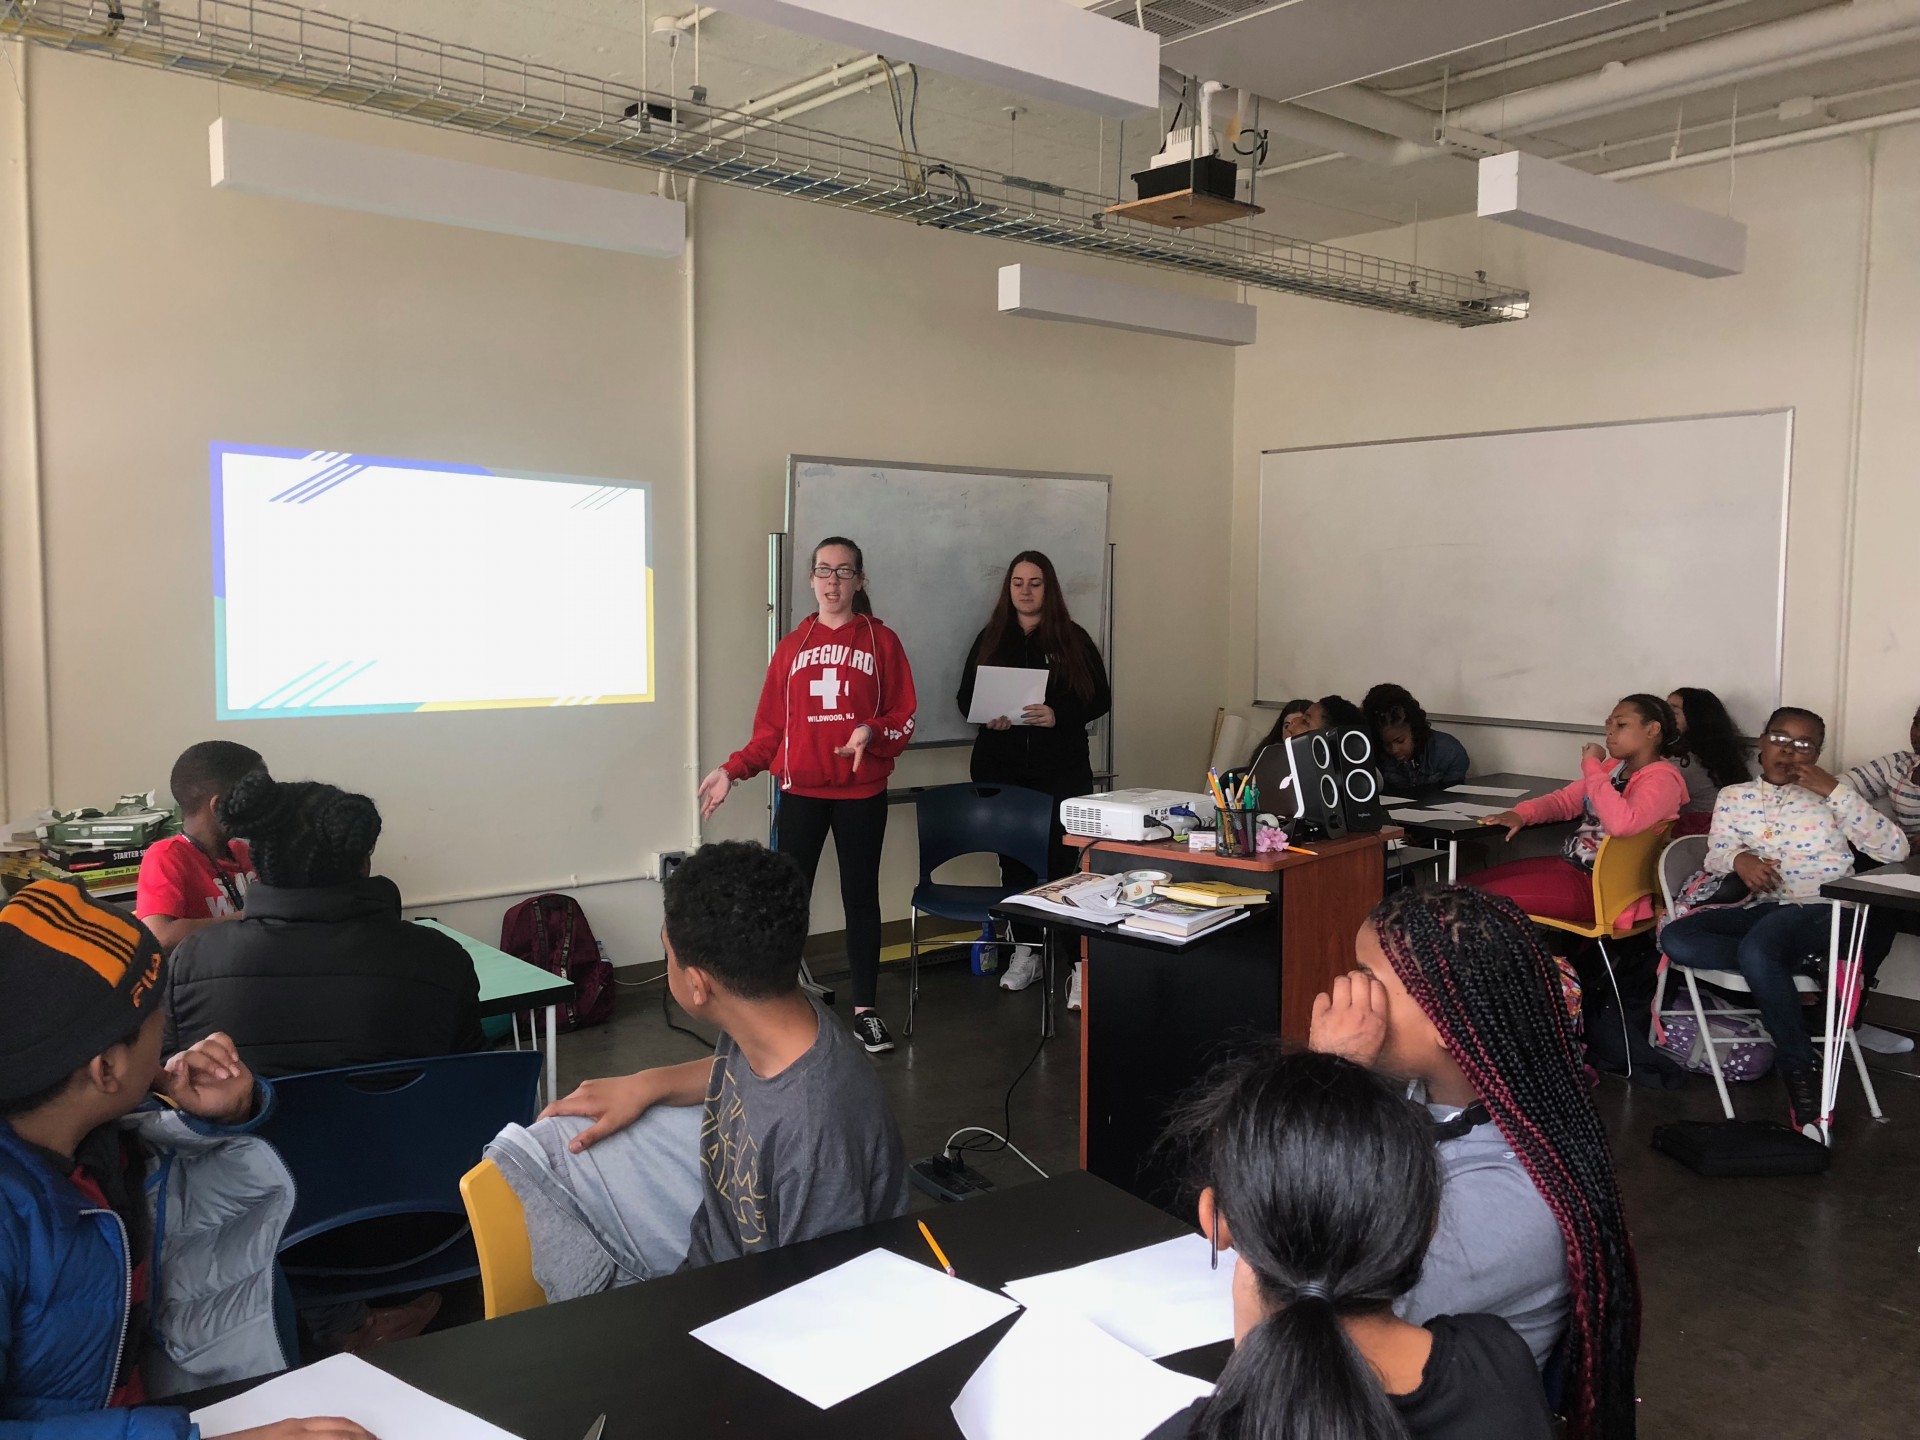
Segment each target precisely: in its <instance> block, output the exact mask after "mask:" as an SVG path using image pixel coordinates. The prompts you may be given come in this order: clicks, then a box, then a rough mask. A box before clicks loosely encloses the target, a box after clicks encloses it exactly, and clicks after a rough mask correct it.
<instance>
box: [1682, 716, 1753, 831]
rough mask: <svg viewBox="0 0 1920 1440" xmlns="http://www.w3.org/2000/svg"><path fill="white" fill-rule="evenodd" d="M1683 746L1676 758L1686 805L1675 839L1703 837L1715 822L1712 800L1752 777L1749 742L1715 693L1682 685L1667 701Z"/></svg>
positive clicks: (1683, 808) (1683, 807)
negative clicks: (1748, 761)
mask: <svg viewBox="0 0 1920 1440" xmlns="http://www.w3.org/2000/svg"><path fill="white" fill-rule="evenodd" d="M1667 705H1668V706H1669V707H1670V708H1671V709H1672V711H1673V723H1674V725H1675V726H1676V727H1677V729H1678V730H1679V735H1680V739H1679V743H1678V745H1677V746H1675V748H1674V750H1673V753H1672V756H1671V759H1672V760H1673V763H1674V764H1676V765H1678V766H1679V767H1680V774H1681V776H1682V777H1683V778H1684V779H1685V780H1686V782H1687V803H1686V804H1685V805H1683V806H1681V807H1680V819H1679V820H1678V822H1676V823H1675V825H1674V827H1673V834H1674V837H1675V838H1676V839H1677V838H1679V837H1680V836H1682V835H1704V834H1706V833H1707V826H1708V824H1709V823H1710V822H1711V821H1712V819H1713V802H1714V801H1715V800H1716V799H1717V798H1718V797H1719V794H1720V791H1721V790H1722V789H1723V788H1724V787H1726V786H1728V785H1744V784H1746V783H1747V781H1749V780H1751V779H1752V778H1753V770H1752V768H1751V767H1750V766H1749V765H1748V764H1747V746H1746V742H1745V741H1744V740H1742V739H1741V738H1740V728H1739V727H1738V726H1737V725H1735V724H1734V723H1733V717H1732V716H1731V715H1729V714H1727V707H1726V706H1725V705H1722V704H1721V703H1720V697H1719V696H1718V695H1716V694H1714V693H1713V691H1711V690H1701V689H1698V688H1697V687H1695V686H1692V685H1683V686H1681V688H1680V689H1678V690H1676V691H1674V692H1673V693H1672V694H1671V695H1669V696H1668V697H1667Z"/></svg>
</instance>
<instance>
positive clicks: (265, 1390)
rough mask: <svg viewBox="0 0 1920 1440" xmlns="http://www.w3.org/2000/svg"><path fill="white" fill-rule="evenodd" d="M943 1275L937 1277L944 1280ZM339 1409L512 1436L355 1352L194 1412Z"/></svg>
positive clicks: (206, 1424) (300, 1415)
mask: <svg viewBox="0 0 1920 1440" xmlns="http://www.w3.org/2000/svg"><path fill="white" fill-rule="evenodd" d="M945 1278H946V1277H945V1276H944V1275H943V1276H941V1279H943V1280H944V1279H945ZM319 1415H338V1416H341V1417H343V1418H345V1419H348V1420H352V1421H353V1422H354V1423H356V1424H358V1425H362V1426H364V1427H365V1428H366V1429H368V1430H370V1431H372V1432H373V1433H374V1434H375V1435H378V1436H379V1437H380V1440H409V1437H412V1436H426V1435H431V1436H432V1437H433V1440H516V1437H515V1436H514V1435H513V1434H512V1432H511V1431H507V1430H502V1429H501V1428H500V1427H499V1426H498V1425H489V1424H488V1423H487V1422H486V1421H485V1420H482V1419H480V1418H479V1417H478V1416H476V1415H469V1414H467V1412H466V1411H464V1410H460V1409H456V1408H455V1407H454V1406H452V1405H449V1404H447V1403H446V1401H444V1400H436V1399H434V1398H433V1396H431V1395H429V1394H427V1393H426V1391H424V1390H416V1389H414V1388H413V1386H411V1385H409V1384H407V1383H406V1382H405V1381H402V1380H396V1379H394V1378H393V1376H391V1375H389V1374H387V1372H386V1371H384V1370H379V1369H376V1368H374V1367H373V1366H372V1365H369V1364H368V1363H367V1362H366V1361H364V1360H362V1359H361V1358H360V1357H359V1356H357V1355H334V1356H331V1357H330V1358H328V1359H325V1360H321V1361H319V1362H318V1363H316V1364H313V1365H309V1366H307V1367H306V1368H305V1369H304V1370H289V1371H288V1372H287V1373H286V1374H284V1375H281V1376H278V1377H276V1378H274V1379H272V1380H267V1381H264V1382H262V1383H261V1384H259V1385H256V1386H254V1387H253V1389H251V1390H249V1391H247V1392H246V1394H244V1395H236V1396H234V1397H233V1399H231V1400H222V1401H221V1402H220V1403H219V1404H218V1405H208V1406H206V1407H205V1408H203V1409H200V1410H196V1411H194V1412H193V1423H194V1424H196V1425H198V1426H199V1427H200V1433H201V1435H203V1436H204V1437H206V1440H214V1437H215V1436H218V1435H231V1434H233V1433H234V1432H235V1431H237V1430H252V1429H254V1428H255V1427H257V1426H261V1425H272V1424H275V1423H277V1422H279V1421H281V1420H302V1419H306V1418H308V1417H309V1416H319Z"/></svg>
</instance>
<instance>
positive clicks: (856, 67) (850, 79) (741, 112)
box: [707, 55, 884, 130]
mask: <svg viewBox="0 0 1920 1440" xmlns="http://www.w3.org/2000/svg"><path fill="white" fill-rule="evenodd" d="M883 63H884V62H883V61H882V60H881V59H880V57H879V56H878V55H868V56H866V57H865V58H864V59H860V60H844V61H842V62H840V63H839V64H837V65H835V66H834V67H833V68H832V69H830V70H823V71H821V72H820V73H819V74H817V75H809V76H808V77H807V78H806V79H804V80H796V81H794V82H793V84H791V85H787V86H784V87H782V88H781V89H779V90H774V91H770V92H769V93H768V94H765V95H762V96H760V97H759V98H758V99H757V100H749V101H748V102H747V103H746V104H744V105H741V106H739V107H738V108H736V109H731V110H728V111H727V112H726V114H725V115H724V116H723V117H721V118H720V119H717V120H715V121H714V122H713V123H712V124H711V125H709V126H708V127H707V128H708V129H709V130H717V129H721V128H723V127H725V128H736V127H737V126H738V125H739V122H741V121H743V120H750V119H753V118H754V117H756V116H762V115H773V114H776V113H780V114H789V115H790V114H792V113H793V112H792V111H791V110H786V111H782V110H781V107H782V106H784V105H791V104H792V103H793V102H794V101H796V100H805V99H809V98H811V97H812V96H815V95H818V94H819V93H820V92H821V91H822V90H828V91H834V92H835V93H845V94H855V93H859V92H858V91H857V90H856V89H855V88H854V87H855V85H856V82H859V81H863V80H868V79H872V78H875V77H878V76H879V75H880V67H881V65H882V64H883ZM865 88H866V89H871V88H872V86H867V87H865Z"/></svg>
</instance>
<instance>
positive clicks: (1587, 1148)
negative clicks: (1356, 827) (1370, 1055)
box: [1368, 885, 1640, 1440]
mask: <svg viewBox="0 0 1920 1440" xmlns="http://www.w3.org/2000/svg"><path fill="white" fill-rule="evenodd" d="M1368 918H1369V923H1370V924H1372V926H1373V927H1374V930H1375V931H1376V932H1377V934H1378V936H1379V940H1380V948H1381V949H1382V950H1383V951H1384V952H1385V953H1386V956H1387V958H1388V960H1389V961H1391V962H1392V964H1393V969H1394V973H1395V974H1396V975H1398V976H1399V978H1400V983H1401V984H1403V985H1405V986H1406V988H1407V993H1408V994H1409V995H1411V996H1412V997H1413V1000H1414V1003H1415V1004H1417V1005H1418V1006H1419V1007H1420V1009H1421V1010H1422V1011H1423V1012H1424V1013H1425V1014H1426V1017H1427V1019H1429V1020H1430V1021H1432V1022H1433V1026H1434V1028H1435V1029H1436V1030H1438V1031H1439V1032H1440V1039H1441V1042H1442V1043H1443V1044H1444V1045H1445V1046H1446V1049H1447V1054H1448V1055H1449V1056H1450V1057H1451V1058H1452V1060H1453V1062H1454V1063H1455V1064H1456V1065H1458V1066H1459V1067H1460V1070H1461V1072H1462V1073H1463V1074H1464V1075H1465V1076H1466V1077H1467V1080H1468V1082H1469V1083H1470V1084H1471V1085H1472V1086H1473V1088H1474V1091H1475V1093H1477V1094H1478V1095H1479V1097H1480V1099H1481V1101H1482V1102H1483V1103H1484V1104H1485V1105H1486V1107H1487V1111H1488V1113H1489V1114H1490V1115H1491V1116H1492V1117H1493V1120H1494V1123H1495V1124H1496V1125H1498V1126H1499V1127H1500V1133H1501V1134H1502V1135H1503V1136H1504V1137H1505V1138H1506V1141H1507V1143H1508V1144H1509V1145H1511V1146H1512V1147H1513V1153H1514V1154H1515V1155H1516V1156H1518V1157H1519V1160H1520V1163H1521V1165H1522V1166H1523V1167H1524V1168H1525V1169H1526V1172H1527V1175H1528V1177H1529V1178H1530V1179H1531V1180H1532V1181H1533V1185H1534V1188H1535V1189H1536V1190H1538V1191H1539V1192H1540V1197H1541V1199H1543V1200H1544V1201H1545V1202H1546V1204H1547V1208H1548V1209H1549V1210H1551V1211H1552V1212H1553V1218H1554V1219H1555V1220H1556V1221H1557V1222H1558V1223H1559V1226H1560V1234H1561V1238H1562V1239H1563V1240H1564V1241H1565V1243H1566V1249H1567V1283H1568V1288H1569V1290H1570V1292H1571V1302H1572V1304H1571V1314H1570V1315H1569V1318H1568V1324H1567V1339H1566V1343H1565V1349H1564V1352H1563V1353H1564V1355H1565V1359H1566V1382H1565V1391H1564V1394H1563V1396H1562V1402H1561V1408H1562V1409H1563V1411H1564V1412H1565V1413H1566V1417H1567V1435H1568V1440H1633V1436H1634V1433H1635V1430H1634V1427H1635V1401H1634V1360H1635V1357H1636V1355H1637V1353H1638V1351H1639V1348H1640V1281H1639V1275H1638V1272H1637V1270H1636V1267H1635V1263H1634V1255H1633V1241H1632V1238H1631V1237H1630V1236H1629V1234H1628V1233H1627V1223H1626V1218H1625V1215H1624V1213H1623V1210H1622V1206H1621V1203H1620V1187H1619V1184H1618V1182H1617V1181H1616V1179H1615V1176H1614V1168H1613V1152H1612V1151H1611V1150H1610V1149H1609V1147H1608V1145H1607V1134H1606V1130H1605V1128H1604V1127H1603V1126H1602V1125H1601V1123H1600V1117H1599V1116H1598V1115H1597V1114H1596V1113H1594V1109H1593V1105H1592V1102H1591V1101H1590V1100H1589V1098H1588V1093H1587V1084H1586V1078H1585V1073H1584V1070H1583V1068H1582V1060H1581V1055H1580V1049H1579V1045H1578V1043H1577V1042H1576V1040H1575V1038H1574V1034H1573V1027H1572V1022H1571V1021H1570V1020H1569V1018H1568V1016H1567V1009H1566V1005H1565V1003H1564V1001H1563V1000H1562V998H1561V991H1560V979H1559V975H1558V972H1557V971H1556V970H1555V968H1554V964H1553V960H1552V958H1551V957H1550V956H1549V955H1548V954H1547V951H1546V949H1545V948H1544V947H1543V946H1542V945H1541V944H1540V942H1539V940H1538V938H1537V937H1536V935H1535V933H1534V930H1533V927H1532V925H1531V924H1529V923H1528V921H1527V917H1526V915H1525V914H1524V913H1522V911H1521V910H1520V908H1519V906H1517V905H1515V904H1514V903H1513V902H1512V901H1510V900H1507V899H1505V898H1503V897H1501V896H1498V895H1492V894H1489V893H1487V892H1486V891H1483V890H1473V889H1469V888H1467V887H1465V886H1453V885H1446V886H1439V887H1435V888H1429V889H1424V890H1415V889H1408V890H1402V891H1399V892H1397V893H1396V894H1394V895H1393V896H1391V897H1390V898H1388V899H1387V900H1385V901H1383V902H1382V903H1381V904H1380V905H1378V906H1376V907H1375V909H1374V911H1373V913H1372V915H1371V916H1369V917H1368Z"/></svg>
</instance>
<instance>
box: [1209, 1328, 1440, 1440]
mask: <svg viewBox="0 0 1920 1440" xmlns="http://www.w3.org/2000/svg"><path fill="white" fill-rule="evenodd" d="M1296 1436H1298V1437H1302V1440H1306V1437H1311V1440H1408V1435H1407V1427H1406V1425H1405V1424H1404V1423H1402V1421H1401V1419H1400V1412H1399V1410H1398V1409H1396V1408H1395V1407H1394V1404H1393V1401H1391V1400H1389V1399H1388V1398H1387V1395H1386V1392H1385V1391H1384V1390H1382V1389H1381V1388H1380V1382H1379V1380H1378V1379H1377V1378H1376V1377H1375V1376H1374V1373H1373V1368H1372V1367H1371V1366H1370V1365H1368V1364H1367V1361H1366V1358H1365V1357H1364V1356H1363V1355H1361V1353H1360V1351H1359V1350H1358V1349H1357V1348H1356V1347H1355V1346H1354V1343H1353V1341H1352V1340H1350V1339H1348V1338H1347V1332H1346V1329H1345V1327H1343V1326H1342V1325H1341V1323H1340V1311H1339V1307H1338V1306H1337V1304H1336V1303H1335V1302H1334V1301H1332V1300H1330V1299H1328V1298H1326V1297H1325V1296H1322V1295H1320V1294H1318V1293H1314V1294H1309V1295H1296V1296H1295V1298H1294V1299H1293V1301H1292V1302H1291V1303H1290V1304H1287V1305H1284V1306H1282V1307H1281V1308H1280V1309H1278V1310H1276V1311H1274V1312H1273V1313H1272V1314H1271V1315H1269V1316H1268V1317H1267V1318H1266V1319H1265V1320H1263V1321H1261V1322H1260V1323H1259V1324H1258V1325H1256V1326H1254V1327H1253V1329H1251V1330H1249V1331H1248V1332H1247V1336H1246V1338H1245V1339H1244V1340H1242V1341H1241V1342H1240V1343H1239V1345H1238V1346H1237V1347H1235V1349H1234V1352H1233V1356H1232V1358H1231V1359H1229V1360H1228V1361H1227V1368H1226V1369H1225V1370H1224V1371H1222V1372H1221V1374H1220V1383H1219V1385H1218V1386H1217V1387H1215V1389H1214V1392H1213V1398H1212V1399H1211V1400H1209V1401H1208V1402H1207V1407H1206V1409H1205V1410H1204V1411H1202V1412H1201V1416H1200V1421H1199V1423H1198V1424H1197V1425H1195V1426H1194V1429H1193V1434H1192V1440H1293V1437H1296Z"/></svg>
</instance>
